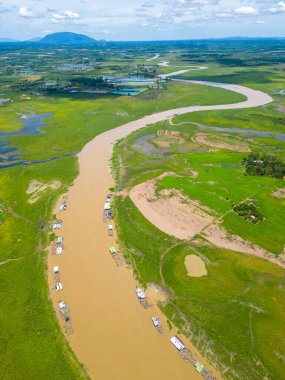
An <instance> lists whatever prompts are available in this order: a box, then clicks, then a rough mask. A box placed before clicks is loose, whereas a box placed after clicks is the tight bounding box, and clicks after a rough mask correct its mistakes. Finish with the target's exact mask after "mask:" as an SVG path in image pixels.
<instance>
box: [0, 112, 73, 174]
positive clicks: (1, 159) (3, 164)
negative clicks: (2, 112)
mask: <svg viewBox="0 0 285 380" xmlns="http://www.w3.org/2000/svg"><path fill="white" fill-rule="evenodd" d="M52 116H53V114H52V113H44V114H40V115H36V114H34V113H29V114H18V117H20V118H21V120H22V123H23V128H21V129H20V130H19V131H16V132H0V138H2V139H1V140H0V170H1V169H7V168H11V167H13V166H27V165H34V164H39V163H42V162H48V161H52V160H55V159H58V158H61V157H64V156H69V155H71V154H67V155H61V156H57V157H52V158H50V159H47V160H40V161H28V160H23V159H22V157H21V152H20V151H19V150H18V149H17V148H16V147H14V146H12V143H11V142H10V141H9V137H15V136H32V135H40V134H42V133H43V131H42V130H41V128H42V127H47V126H48V125H49V123H48V122H47V121H46V119H48V118H50V117H52ZM3 138H4V139H3ZM72 154H74V153H72Z"/></svg>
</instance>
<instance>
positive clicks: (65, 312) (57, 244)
mask: <svg viewBox="0 0 285 380" xmlns="http://www.w3.org/2000/svg"><path fill="white" fill-rule="evenodd" d="M58 210H59V211H66V210H67V197H66V196H65V197H63V200H62V203H61V204H60V206H59V209H58ZM62 223H63V222H62V220H61V219H58V220H55V221H54V222H53V224H52V229H53V231H55V230H60V229H61V227H62ZM63 250H64V245H63V237H62V236H57V237H56V239H55V241H54V242H53V245H52V254H53V255H61V254H62V253H63ZM53 278H54V283H55V285H54V287H55V291H56V292H60V291H61V290H62V289H63V287H62V282H61V279H60V271H59V267H58V266H57V265H56V266H54V267H53ZM58 306H59V314H60V317H61V319H62V320H63V323H64V325H63V326H64V331H65V333H66V334H68V335H70V334H72V333H73V327H72V322H71V316H70V309H69V307H68V306H67V304H66V303H65V302H64V301H60V302H59V304H58Z"/></svg>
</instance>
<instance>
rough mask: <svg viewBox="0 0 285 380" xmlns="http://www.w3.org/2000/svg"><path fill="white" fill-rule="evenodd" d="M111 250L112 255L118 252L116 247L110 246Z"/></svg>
mask: <svg viewBox="0 0 285 380" xmlns="http://www.w3.org/2000/svg"><path fill="white" fill-rule="evenodd" d="M109 251H110V253H111V254H112V255H115V254H116V253H117V251H116V248H115V247H110V248H109Z"/></svg>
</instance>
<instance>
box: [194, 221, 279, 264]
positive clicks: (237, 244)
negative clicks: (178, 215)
mask: <svg viewBox="0 0 285 380" xmlns="http://www.w3.org/2000/svg"><path fill="white" fill-rule="evenodd" d="M201 236H203V237H204V238H205V239H207V240H208V241H209V242H210V243H212V244H214V245H215V246H217V247H220V248H225V249H230V250H232V251H236V252H241V253H246V254H248V255H252V256H257V257H260V258H263V259H266V260H268V261H271V262H273V263H275V264H277V265H279V266H281V267H283V268H285V260H284V258H283V257H281V256H279V258H277V257H276V256H274V255H273V254H272V253H270V252H268V251H266V250H265V249H263V248H261V247H259V246H257V245H255V244H253V243H250V242H248V241H247V240H244V239H243V238H241V237H240V236H237V235H230V234H228V233H227V231H226V230H224V229H223V228H222V227H220V226H218V225H217V224H211V225H210V226H208V227H207V228H206V229H205V230H204V231H203V232H202V233H201Z"/></svg>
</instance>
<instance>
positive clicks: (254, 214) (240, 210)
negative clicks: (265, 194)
mask: <svg viewBox="0 0 285 380" xmlns="http://www.w3.org/2000/svg"><path fill="white" fill-rule="evenodd" d="M233 210H234V212H235V213H236V214H237V215H238V216H240V217H241V218H243V219H245V220H249V221H250V222H251V223H253V224H256V223H258V222H262V221H263V220H264V217H263V215H262V214H261V212H260V211H259V210H258V208H257V207H256V206H255V204H253V203H252V202H243V203H240V204H238V205H235V206H233Z"/></svg>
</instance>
